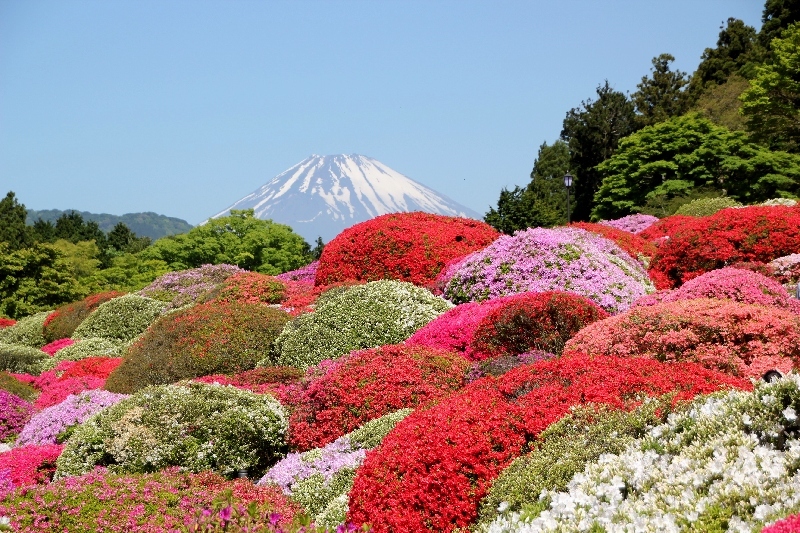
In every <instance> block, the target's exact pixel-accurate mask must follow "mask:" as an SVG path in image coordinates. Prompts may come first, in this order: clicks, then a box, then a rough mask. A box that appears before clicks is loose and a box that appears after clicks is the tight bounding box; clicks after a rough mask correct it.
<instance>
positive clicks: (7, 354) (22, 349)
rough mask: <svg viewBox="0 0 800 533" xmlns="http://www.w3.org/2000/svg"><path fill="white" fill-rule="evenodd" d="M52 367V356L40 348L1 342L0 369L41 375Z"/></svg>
mask: <svg viewBox="0 0 800 533" xmlns="http://www.w3.org/2000/svg"><path fill="white" fill-rule="evenodd" d="M48 368H50V356H49V355H47V354H46V353H44V352H43V351H41V350H40V349H38V348H31V347H30V346H23V345H21V344H3V343H0V370H5V371H7V372H15V373H18V374H34V375H39V374H41V373H42V372H43V371H44V370H47V369H48Z"/></svg>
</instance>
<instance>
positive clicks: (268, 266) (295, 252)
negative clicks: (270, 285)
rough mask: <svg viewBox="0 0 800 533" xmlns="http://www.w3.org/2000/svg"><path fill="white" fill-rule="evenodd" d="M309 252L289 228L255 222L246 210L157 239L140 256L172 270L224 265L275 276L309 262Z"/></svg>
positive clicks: (252, 214) (308, 248) (307, 247)
mask: <svg viewBox="0 0 800 533" xmlns="http://www.w3.org/2000/svg"><path fill="white" fill-rule="evenodd" d="M309 253H310V247H309V245H308V243H307V242H305V241H304V240H303V238H302V237H301V236H299V235H297V234H296V233H294V232H293V231H292V229H291V228H290V227H289V226H286V225H284V224H276V223H274V222H272V221H271V220H259V219H257V218H255V215H254V213H253V210H252V209H246V210H241V211H238V210H232V211H231V214H230V216H226V217H220V218H212V219H210V220H208V221H207V222H206V223H205V224H203V225H201V226H196V227H194V228H192V229H191V230H189V231H188V232H187V233H183V234H180V235H174V236H169V237H164V238H162V239H159V240H157V241H156V242H154V243H153V245H152V246H150V247H149V248H147V249H146V250H144V251H143V252H141V254H140V256H141V257H142V258H144V259H160V260H162V261H165V262H166V263H168V264H169V265H170V267H171V268H173V269H175V270H183V269H187V268H196V267H199V266H201V265H207V264H213V265H218V264H222V263H226V264H230V265H237V266H239V267H240V268H244V269H246V270H251V271H254V272H261V273H262V274H271V275H275V274H280V273H281V272H286V271H288V270H294V269H296V268H299V267H301V266H303V265H305V264H307V263H309V262H310V256H309Z"/></svg>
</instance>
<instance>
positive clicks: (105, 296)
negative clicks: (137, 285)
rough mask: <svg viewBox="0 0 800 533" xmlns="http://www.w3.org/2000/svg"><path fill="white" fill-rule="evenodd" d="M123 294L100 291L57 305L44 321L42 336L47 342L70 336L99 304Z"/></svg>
mask: <svg viewBox="0 0 800 533" xmlns="http://www.w3.org/2000/svg"><path fill="white" fill-rule="evenodd" d="M124 294H125V293H124V292H119V291H108V292H101V293H97V294H92V295H90V296H87V297H86V298H84V299H83V300H79V301H77V302H72V303H70V304H67V305H64V306H61V307H59V308H58V309H56V310H55V311H53V312H52V313H50V314H49V315H48V316H47V319H46V320H45V321H44V326H43V329H44V338H45V339H46V340H47V341H48V342H53V341H57V340H59V339H66V338H69V337H71V336H72V333H73V332H74V331H75V328H77V327H78V326H79V325H80V323H81V322H83V320H84V319H85V318H86V317H87V316H89V315H90V314H91V313H92V312H93V311H94V310H95V309H97V307H98V306H99V305H100V304H102V303H105V302H107V301H109V300H112V299H114V298H119V297H120V296H123V295H124Z"/></svg>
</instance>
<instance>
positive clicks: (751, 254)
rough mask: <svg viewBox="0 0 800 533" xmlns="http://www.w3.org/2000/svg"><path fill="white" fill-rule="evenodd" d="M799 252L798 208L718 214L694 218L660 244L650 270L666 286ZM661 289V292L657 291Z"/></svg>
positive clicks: (727, 211)
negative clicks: (666, 281)
mask: <svg viewBox="0 0 800 533" xmlns="http://www.w3.org/2000/svg"><path fill="white" fill-rule="evenodd" d="M797 250H800V208H797V207H783V206H775V207H756V206H753V207H746V208H741V209H723V210H722V211H719V212H717V213H715V214H713V215H711V216H707V217H702V218H697V219H694V220H693V221H692V222H687V223H686V224H684V225H683V226H682V227H681V228H680V229H678V230H677V231H676V232H675V233H674V234H673V235H672V236H671V237H670V239H669V240H667V241H665V242H663V243H662V244H661V245H660V246H659V248H658V252H657V253H656V255H655V257H653V260H652V261H651V263H650V271H651V272H655V273H656V276H663V277H664V278H666V279H667V280H668V281H669V283H670V286H672V287H679V286H680V285H681V284H683V283H685V282H687V281H689V280H690V279H692V278H696V277H697V276H700V275H702V274H704V273H706V272H709V271H711V270H715V269H718V268H722V267H724V266H727V265H730V264H733V263H737V262H740V261H757V262H761V263H769V262H770V261H772V260H773V259H776V258H778V257H781V256H785V255H788V254H791V253H795V252H797ZM659 288H661V287H659Z"/></svg>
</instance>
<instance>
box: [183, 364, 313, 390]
mask: <svg viewBox="0 0 800 533" xmlns="http://www.w3.org/2000/svg"><path fill="white" fill-rule="evenodd" d="M305 374H306V373H305V372H303V371H302V370H300V369H299V368H295V367H293V366H263V367H259V368H255V369H253V370H246V371H244V372H239V373H238V374H233V375H232V376H228V375H225V374H213V375H210V376H201V377H199V378H195V379H194V381H198V382H200V383H219V384H220V385H232V386H234V387H236V388H239V389H245V390H249V391H253V392H257V393H259V394H265V393H269V394H274V393H276V392H277V391H279V390H281V388H282V387H284V386H286V385H291V384H294V383H298V382H299V381H300V380H301V379H302V378H303V376H305Z"/></svg>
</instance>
